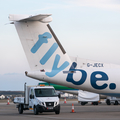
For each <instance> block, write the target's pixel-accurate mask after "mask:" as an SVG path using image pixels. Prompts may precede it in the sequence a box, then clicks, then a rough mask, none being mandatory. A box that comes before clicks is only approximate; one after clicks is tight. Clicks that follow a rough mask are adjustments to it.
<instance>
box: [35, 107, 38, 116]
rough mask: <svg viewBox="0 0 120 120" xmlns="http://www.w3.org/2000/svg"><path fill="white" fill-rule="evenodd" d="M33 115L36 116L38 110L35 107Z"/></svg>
mask: <svg viewBox="0 0 120 120" xmlns="http://www.w3.org/2000/svg"><path fill="white" fill-rule="evenodd" d="M34 115H38V110H37V108H36V107H34Z"/></svg>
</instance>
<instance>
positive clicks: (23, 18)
mask: <svg viewBox="0 0 120 120" xmlns="http://www.w3.org/2000/svg"><path fill="white" fill-rule="evenodd" d="M50 16H51V14H39V15H35V16H32V15H14V14H10V15H9V20H10V21H17V22H24V21H40V22H43V23H48V22H51V21H52V17H50Z"/></svg>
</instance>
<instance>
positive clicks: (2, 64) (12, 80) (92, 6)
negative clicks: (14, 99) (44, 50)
mask: <svg viewBox="0 0 120 120" xmlns="http://www.w3.org/2000/svg"><path fill="white" fill-rule="evenodd" d="M0 8H1V10H0V15H1V17H0V90H23V84H24V82H27V83H28V85H32V84H35V85H36V84H37V83H38V81H37V80H34V79H31V78H28V77H26V76H25V75H24V72H25V71H26V70H28V71H29V70H30V68H29V65H28V62H27V59H26V56H25V54H24V51H23V49H22V45H21V43H20V40H19V38H18V35H17V32H16V29H15V27H14V25H10V24H6V23H9V20H8V16H9V14H30V15H31V14H32V15H35V14H42V13H46V14H48V13H50V14H52V17H53V21H52V22H51V23H50V25H51V27H52V28H53V30H54V32H55V33H56V35H57V37H58V38H59V40H60V42H61V44H62V45H63V47H64V48H65V50H66V52H67V54H68V55H70V56H78V57H80V58H86V59H91V60H96V61H101V62H107V63H114V64H119V65H120V1H119V0H44V1H43V0H0Z"/></svg>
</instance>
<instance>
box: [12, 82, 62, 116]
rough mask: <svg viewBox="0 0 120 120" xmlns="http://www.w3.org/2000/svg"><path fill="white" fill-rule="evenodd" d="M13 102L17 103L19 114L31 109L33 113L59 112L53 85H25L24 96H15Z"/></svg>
mask: <svg viewBox="0 0 120 120" xmlns="http://www.w3.org/2000/svg"><path fill="white" fill-rule="evenodd" d="M14 103H15V104H17V105H16V107H17V108H18V111H19V114H22V113H23V111H24V110H32V111H34V114H35V115H37V114H38V113H42V112H55V113H56V114H59V113H60V104H59V97H58V95H57V94H56V92H55V89H54V87H53V86H44V85H42V86H26V84H25V96H24V97H15V98H14Z"/></svg>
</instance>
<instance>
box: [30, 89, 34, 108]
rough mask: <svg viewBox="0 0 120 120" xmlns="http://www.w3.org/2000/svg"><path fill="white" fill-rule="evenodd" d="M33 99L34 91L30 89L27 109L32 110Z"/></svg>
mask: <svg viewBox="0 0 120 120" xmlns="http://www.w3.org/2000/svg"><path fill="white" fill-rule="evenodd" d="M34 98H35V95H34V89H33V88H31V89H30V92H29V109H30V110H33V106H34Z"/></svg>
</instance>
